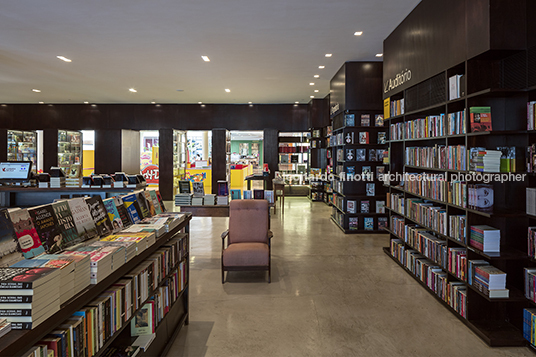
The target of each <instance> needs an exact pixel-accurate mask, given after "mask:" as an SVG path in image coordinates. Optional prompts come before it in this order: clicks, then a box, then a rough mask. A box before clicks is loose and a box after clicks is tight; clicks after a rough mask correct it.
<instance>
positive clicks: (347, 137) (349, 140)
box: [344, 131, 354, 144]
mask: <svg viewBox="0 0 536 357" xmlns="http://www.w3.org/2000/svg"><path fill="white" fill-rule="evenodd" d="M344 142H345V143H346V144H353V143H354V132H353V131H349V132H347V133H346V135H344Z"/></svg>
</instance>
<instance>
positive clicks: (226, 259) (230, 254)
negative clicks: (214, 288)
mask: <svg viewBox="0 0 536 357" xmlns="http://www.w3.org/2000/svg"><path fill="white" fill-rule="evenodd" d="M222 259H223V265H224V266H227V267H231V266H234V267H237V266H268V264H269V262H270V248H269V247H268V244H265V243H233V244H230V245H229V246H228V247H227V249H225V250H224V251H223V257H222Z"/></svg>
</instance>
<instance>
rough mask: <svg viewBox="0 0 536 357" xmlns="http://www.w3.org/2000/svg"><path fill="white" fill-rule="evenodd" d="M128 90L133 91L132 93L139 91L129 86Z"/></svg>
mask: <svg viewBox="0 0 536 357" xmlns="http://www.w3.org/2000/svg"><path fill="white" fill-rule="evenodd" d="M128 90H129V91H131V92H132V93H137V92H138V91H137V90H135V89H134V88H129V89H128Z"/></svg>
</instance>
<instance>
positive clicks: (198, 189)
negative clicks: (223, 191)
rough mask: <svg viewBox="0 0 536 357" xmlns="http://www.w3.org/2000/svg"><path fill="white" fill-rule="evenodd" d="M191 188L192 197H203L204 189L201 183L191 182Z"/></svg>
mask: <svg viewBox="0 0 536 357" xmlns="http://www.w3.org/2000/svg"><path fill="white" fill-rule="evenodd" d="M192 188H193V192H194V197H203V196H204V195H205V187H204V185H203V181H199V182H192Z"/></svg>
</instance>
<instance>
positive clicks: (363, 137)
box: [359, 131, 369, 144]
mask: <svg viewBox="0 0 536 357" xmlns="http://www.w3.org/2000/svg"><path fill="white" fill-rule="evenodd" d="M359 143H360V144H368V143H369V133H368V131H360V132H359Z"/></svg>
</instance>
